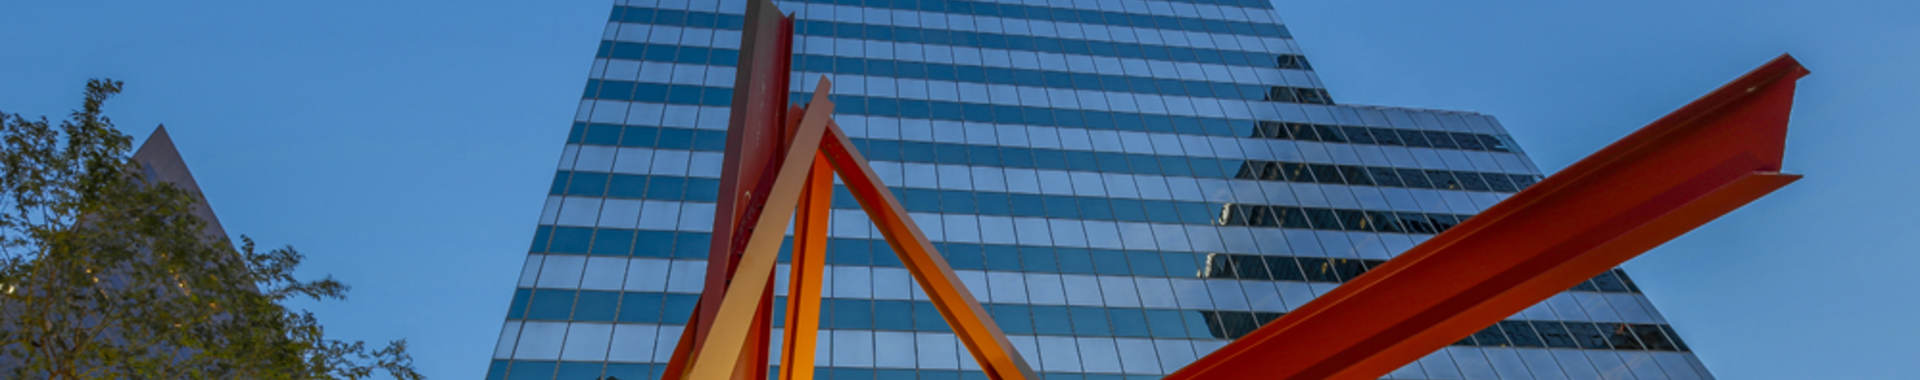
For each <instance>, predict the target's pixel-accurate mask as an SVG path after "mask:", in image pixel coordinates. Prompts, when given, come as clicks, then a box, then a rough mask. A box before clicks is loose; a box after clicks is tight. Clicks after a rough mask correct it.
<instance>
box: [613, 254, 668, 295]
mask: <svg viewBox="0 0 1920 380" xmlns="http://www.w3.org/2000/svg"><path fill="white" fill-rule="evenodd" d="M670 266H671V264H670V262H668V261H667V260H657V259H632V260H629V261H628V263H627V278H626V285H625V286H624V287H623V289H626V290H628V291H636V292H662V291H666V290H667V269H668V268H669V267H670Z"/></svg>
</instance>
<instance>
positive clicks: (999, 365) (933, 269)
mask: <svg viewBox="0 0 1920 380" xmlns="http://www.w3.org/2000/svg"><path fill="white" fill-rule="evenodd" d="M826 132H827V136H826V138H825V139H824V141H823V142H822V144H824V145H823V146H821V147H820V149H821V150H822V151H823V152H825V153H826V156H827V159H828V161H830V162H832V163H833V169H834V172H837V173H839V174H840V181H841V182H842V183H844V184H845V185H846V186H847V191H848V192H851V193H853V198H854V199H857V200H859V201H860V208H861V209H863V210H866V212H867V217H868V218H869V219H872V220H873V224H874V227H877V228H878V229H879V230H880V234H881V235H884V236H886V239H887V244H888V245H889V246H891V247H893V252H894V254H896V255H899V256H900V262H901V263H903V264H905V265H906V267H907V271H908V272H909V273H912V274H913V279H914V280H916V281H919V283H920V288H921V289H922V290H925V291H926V292H927V298H929V299H931V300H932V301H933V306H934V307H935V308H937V309H939V310H940V317H941V318H944V319H946V320H947V325H948V326H949V327H952V328H953V332H954V333H955V334H956V335H958V336H959V338H960V343H962V344H965V345H966V346H967V352H969V353H972V354H973V359H974V361H976V362H978V363H980V369H981V370H982V371H985V372H986V375H987V378H990V379H1027V378H1037V377H1035V376H1033V369H1032V368H1031V367H1030V366H1028V365H1027V362H1026V359H1024V358H1021V357H1020V354H1019V352H1017V351H1016V350H1014V347H1013V344H1012V343H1011V342H1009V341H1007V336H1006V333H1005V332H1002V331H1001V330H1000V326H999V325H998V324H995V323H994V322H993V318H992V317H989V316H988V315H987V311H986V309H983V308H981V307H980V301H978V300H976V299H975V298H974V297H973V293H971V292H968V291H967V287H966V284H963V283H961V282H960V277H959V276H956V275H954V273H953V268H952V267H950V266H948V265H947V259H946V258H945V257H942V256H940V252H939V251H936V250H934V248H933V243H931V242H929V241H928V240H927V237H926V236H925V235H923V234H921V233H920V227H919V226H918V225H915V224H914V223H913V218H911V217H908V216H907V209H906V208H905V207H901V206H900V201H899V200H896V199H894V198H893V192H891V191H887V186H886V184H884V183H881V182H880V177H879V176H878V175H875V174H874V173H873V168H871V167H868V166H867V160H866V158H864V157H861V156H860V152H859V151H858V150H856V149H855V148H854V146H853V142H852V141H851V140H848V139H847V135H846V134H845V133H842V132H841V131H840V128H839V126H837V125H829V127H828V128H827V130H826Z"/></svg>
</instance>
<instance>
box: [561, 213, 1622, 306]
mask: <svg viewBox="0 0 1920 380" xmlns="http://www.w3.org/2000/svg"><path fill="white" fill-rule="evenodd" d="M596 230H597V231H596ZM596 232H598V233H597V234H596ZM709 239H712V235H709V234H706V233H697V232H666V231H649V230H626V229H609V228H601V229H593V228H581V227H546V226H543V227H541V228H540V229H539V230H538V231H537V232H535V237H534V245H533V247H532V248H531V249H530V250H529V251H530V252H549V253H558V254H591V255H613V256H628V255H631V256H639V257H657V258H679V259H694V260H697V259H702V258H706V257H707V249H708V247H709V245H708V244H709ZM785 243H786V246H790V245H791V239H789V240H788V241H786V242H785ZM786 246H783V248H782V250H781V251H780V252H781V256H780V259H779V260H780V262H788V257H787V255H788V254H789V252H790V250H789V249H787V248H786ZM629 247H632V248H631V250H629V249H630V248H629ZM934 247H935V249H938V250H939V252H940V254H941V256H942V257H944V258H946V260H947V265H949V266H951V267H952V268H953V269H956V270H979V271H996V272H1025V273H1061V274H1081V275H1107V276H1133V277H1174V278H1181V277H1195V278H1222V279H1241V280H1261V281H1295V282H1324V283H1342V282H1346V281H1350V280H1352V279H1353V278H1355V277H1358V276H1360V275H1361V274H1363V273H1366V272H1367V270H1369V269H1371V268H1374V267H1378V266H1380V265H1382V264H1385V263H1386V261H1385V260H1369V259H1344V258H1328V257H1312V256H1272V255H1242V254H1223V253H1193V252H1167V251H1149V250H1125V251H1123V250H1112V249H1088V248H1066V247H1040V246H1015V245H1004V244H971V243H934ZM826 263H827V264H828V265H837V266H873V267H893V268H901V267H904V266H903V265H901V263H900V259H899V257H898V256H897V255H895V254H894V253H893V250H892V249H891V247H889V246H888V245H887V243H886V242H885V241H881V240H870V239H843V238H830V239H828V242H827V252H826ZM1571 290H1578V291H1588V292H1605V293H1638V292H1639V291H1640V289H1639V287H1637V286H1635V285H1634V284H1633V280H1632V279H1631V278H1628V277H1627V274H1626V272H1624V271H1621V270H1619V269H1614V270H1611V271H1607V272H1605V273H1601V274H1600V275H1598V276H1594V277H1593V278H1592V279H1589V280H1587V281H1583V282H1581V283H1580V284H1579V285H1575V286H1574V287H1573V288H1572V289H1571Z"/></svg>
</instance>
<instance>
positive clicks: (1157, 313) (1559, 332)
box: [507, 288, 1685, 351]
mask: <svg viewBox="0 0 1920 380" xmlns="http://www.w3.org/2000/svg"><path fill="white" fill-rule="evenodd" d="M699 299H700V296H699V295H696V294H679V293H654V292H608V291H594V290H580V291H576V290H567V289H526V288H521V289H516V290H515V291H514V296H513V301H512V302H513V304H512V305H510V306H509V307H510V309H509V310H508V312H507V318H508V319H525V320H551V321H576V322H622V323H664V324H685V323H686V322H687V319H688V317H690V316H691V314H692V312H693V308H694V307H695V305H696V304H697V303H698V302H699ZM773 302H774V307H773V310H774V315H773V321H774V322H773V323H774V327H780V326H781V325H782V324H783V321H784V320H785V318H784V314H785V311H786V307H785V305H786V297H775V298H774V301H773ZM981 307H982V308H983V309H985V310H986V311H987V314H988V315H989V316H990V317H991V318H993V321H994V323H995V324H998V325H1000V329H1001V330H1002V331H1005V332H1006V333H1008V334H1014V335H1054V336H1076V337H1126V338H1167V339H1238V338H1240V337H1242V336H1246V335H1247V334H1250V333H1252V332H1253V331H1254V330H1256V329H1259V328H1260V326H1263V325H1265V324H1267V323H1268V322H1272V321H1273V320H1275V319H1278V318H1280V316H1282V315H1284V314H1285V313H1277V312H1249V311H1223V310H1171V309H1142V308H1126V307H1092V306H1055V305H1028V304H1006V303H986V304H982V305H981ZM820 327H821V328H825V329H836V330H883V331H926V332H950V331H951V329H950V328H949V327H948V325H947V321H946V320H945V319H942V317H941V316H940V312H939V310H938V309H936V308H935V307H934V306H933V304H932V303H929V302H921V301H898V300H868V299H849V298H826V299H822V300H821V312H820ZM1668 329H1669V328H1668V327H1666V326H1665V325H1658V324H1631V323H1618V322H1588V321H1552V320H1533V321H1528V320H1506V321H1501V322H1499V323H1496V324H1494V325H1492V326H1489V327H1487V328H1486V329H1483V330H1481V331H1480V332H1477V333H1474V334H1473V335H1472V336H1470V337H1467V338H1465V339H1461V340H1460V341H1458V342H1455V343H1454V345H1461V346H1480V347H1551V348H1584V349H1593V350H1606V349H1621V350H1658V351H1680V350H1685V346H1684V345H1682V344H1681V343H1680V342H1679V340H1678V339H1676V338H1672V337H1670V336H1669V335H1670V334H1673V333H1672V332H1671V331H1668Z"/></svg>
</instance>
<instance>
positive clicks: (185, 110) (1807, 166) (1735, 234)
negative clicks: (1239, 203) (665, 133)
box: [0, 0, 1920, 379]
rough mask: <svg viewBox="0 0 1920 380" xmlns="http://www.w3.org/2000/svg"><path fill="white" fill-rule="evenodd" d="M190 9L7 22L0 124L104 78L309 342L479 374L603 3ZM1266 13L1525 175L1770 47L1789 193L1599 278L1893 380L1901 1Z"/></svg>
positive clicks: (1918, 135)
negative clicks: (325, 298) (1498, 135)
mask: <svg viewBox="0 0 1920 380" xmlns="http://www.w3.org/2000/svg"><path fill="white" fill-rule="evenodd" d="M192 3H193V4H192V5H189V6H183V5H181V4H179V3H174V2H133V1H98V0H80V1H53V0H24V1H18V2H13V3H10V4H8V6H7V8H8V9H7V10H6V11H5V12H0V40H3V41H7V43H6V44H5V46H4V47H0V111H5V112H12V113H23V114H28V115H50V116H53V117H56V118H57V117H59V116H61V115H62V114H64V113H65V112H67V110H69V109H71V108H72V107H74V106H76V105H77V104H78V100H79V99H80V92H79V90H80V85H81V84H82V83H83V82H84V81H85V79H86V78H90V77H100V76H110V77H113V78H116V79H121V80H125V81H127V82H128V86H127V92H126V94H124V95H122V96H121V97H119V98H116V99H115V101H114V102H112V103H111V104H110V109H109V112H110V114H111V115H112V116H114V119H115V120H116V121H117V122H118V123H119V124H120V126H121V127H122V128H123V129H125V130H127V131H128V132H129V133H133V134H136V135H142V136H143V135H144V134H145V133H147V132H148V131H150V130H151V128H152V127H153V125H155V124H158V123H163V122H164V123H166V124H167V125H168V127H169V128H168V129H169V130H170V131H171V132H172V133H173V134H174V139H175V141H176V143H177V144H178V145H180V148H181V150H182V151H183V152H184V155H185V156H186V159H187V161H188V163H189V164H190V166H191V167H192V169H193V170H194V172H195V175H196V176H197V177H198V178H199V180H200V183H201V185H202V187H204V188H205V191H206V193H207V196H208V197H209V198H211V200H212V202H213V204H214V207H215V209H216V210H217V211H218V212H219V214H220V217H221V219H222V222H223V224H225V225H226V226H227V227H228V229H229V230H231V231H233V232H236V233H245V234H249V235H252V236H253V237H254V238H256V239H258V240H259V241H261V242H262V243H264V244H268V245H280V244H290V245H293V246H295V247H298V248H299V249H301V250H302V251H303V252H305V253H307V254H308V255H310V257H309V261H308V264H307V265H306V267H305V269H304V270H303V272H305V273H308V274H309V275H312V276H318V275H323V274H331V275H334V276H336V277H338V278H339V279H341V280H344V281H346V282H348V283H350V284H352V285H354V289H353V292H352V294H351V298H350V299H349V300H348V301H346V302H335V303H328V304H321V305H314V306H312V307H313V309H314V310H315V311H316V312H317V313H319V315H320V317H321V318H322V320H323V321H324V322H325V323H326V324H327V325H328V326H329V328H330V329H329V330H328V332H329V333H330V334H332V335H334V336H337V337H343V338H353V339H366V340H375V341H378V340H385V339H390V338H399V337H405V338H408V339H409V340H410V341H411V342H412V344H413V349H414V350H415V356H416V359H417V360H418V365H419V367H420V368H421V369H422V370H423V371H424V372H425V373H426V374H428V375H430V376H433V377H437V378H477V377H479V376H480V374H481V373H482V372H483V371H484V370H485V365H486V360H487V359H486V358H487V356H488V353H489V352H491V349H492V346H493V340H494V337H495V336H496V333H497V331H498V329H499V325H500V320H501V317H502V315H503V314H502V312H503V310H504V308H505V303H506V301H507V296H508V295H509V293H510V291H511V287H512V283H513V278H515V275H516V273H517V272H518V270H519V267H520V265H521V258H522V254H523V253H524V250H523V249H522V248H523V247H525V245H526V242H527V241H528V239H529V238H530V236H531V232H532V225H533V222H534V220H535V216H536V215H537V213H538V211H539V207H540V203H541V199H542V197H543V194H544V192H545V189H546V184H547V183H548V180H549V179H550V178H551V176H552V173H553V172H552V168H553V164H554V163H555V162H556V160H557V158H558V156H559V151H560V142H561V140H562V138H563V136H564V134H565V131H566V125H567V121H568V119H569V118H570V117H571V116H572V114H573V108H574V105H575V102H576V100H577V99H578V96H579V89H580V88H581V85H582V83H583V82H584V80H585V79H584V75H585V73H586V70H587V66H588V64H589V60H590V57H591V55H592V53H593V49H594V46H595V43H596V41H597V40H598V36H599V33H600V30H601V27H602V25H601V24H600V22H601V21H602V20H605V17H606V14H607V9H608V2H606V1H564V2H516V1H497V0H472V1H463V2H457V3H454V2H447V3H441V4H427V3H425V2H408V1H370V0H346V1H336V2H327V3H315V2H277V1H264V2H263V1H234V0H207V1H196V2H192ZM1816 3H1817V4H1816ZM1836 3H1842V4H1836ZM1279 8H1280V12H1281V17H1282V19H1283V20H1285V21H1287V22H1288V26H1289V28H1290V29H1291V30H1292V31H1293V33H1294V35H1295V36H1296V37H1297V38H1298V39H1299V41H1300V43H1301V44H1302V45H1303V46H1304V47H1305V49H1306V52H1307V55H1308V57H1309V58H1310V59H1312V60H1313V62H1314V66H1315V67H1316V68H1317V69H1318V71H1319V73H1320V75H1321V77H1322V79H1323V80H1325V81H1326V83H1327V85H1328V87H1329V90H1330V91H1331V92H1332V93H1333V95H1334V97H1335V99H1337V100H1339V101H1341V102H1344V103H1356V104H1381V105H1394V106H1411V107H1429V108H1447V109H1465V110H1474V111H1480V112H1486V113H1490V114H1493V115H1495V116H1497V117H1499V118H1500V120H1501V121H1502V122H1503V123H1504V124H1505V125H1506V126H1507V128H1508V129H1509V130H1511V131H1512V133H1513V135H1514V136H1515V138H1517V139H1518V140H1519V141H1520V143H1521V146H1522V147H1523V148H1524V149H1526V150H1527V151H1528V152H1529V153H1530V154H1531V155H1532V156H1533V157H1534V159H1535V160H1536V161H1537V162H1538V163H1539V164H1540V166H1541V167H1543V168H1545V169H1547V170H1555V169H1558V168H1561V167H1564V166H1566V165H1567V164H1570V163H1572V162H1573V161H1574V160H1577V159H1578V158H1580V157H1583V156H1585V155H1586V154H1588V153H1591V152H1592V151H1594V150H1597V149H1599V147H1600V146H1602V145H1603V144H1605V143H1607V142H1610V141H1612V140H1613V139H1616V138H1618V137H1620V136H1623V135H1625V134H1626V133H1628V132H1629V131H1631V130H1633V129H1634V128H1638V127H1639V126H1641V125H1643V124H1645V123H1646V122H1648V121H1651V120H1653V119H1654V118H1656V117H1659V116H1661V115H1664V114H1665V113H1666V112H1668V111H1670V110H1672V109H1674V108H1676V107H1678V106H1680V105H1682V104H1685V103H1686V102H1687V101H1689V100H1692V99H1693V98H1694V97H1696V96H1699V95H1701V94H1704V93H1705V92H1707V91H1708V90H1711V89H1713V88H1714V87H1716V86H1718V85H1719V84H1721V83H1724V82H1726V81H1728V80H1730V79H1732V78H1733V77H1735V76H1737V75H1739V74H1740V73H1743V72H1745V71H1746V70H1748V69H1750V68H1752V67H1755V66H1758V65H1759V64H1761V63H1762V62H1765V61H1766V60H1768V59H1770V58H1772V57H1774V56H1776V55H1778V54H1780V53H1782V52H1791V53H1793V54H1794V55H1795V56H1796V57H1798V58H1799V59H1800V60H1801V62H1802V63H1804V64H1805V65H1807V66H1808V67H1809V68H1811V69H1812V70H1813V75H1811V76H1809V77H1806V78H1804V79H1802V80H1801V81H1800V87H1799V96H1798V99H1797V104H1796V107H1795V110H1794V115H1793V125H1792V132H1791V133H1790V135H1789V143H1788V151H1787V163H1786V168H1787V170H1788V171H1792V172H1798V173H1804V174H1807V179H1805V180H1803V181H1800V182H1799V183H1796V184H1794V185H1792V186H1790V187H1788V188H1786V189H1784V190H1782V191H1780V192H1777V193H1775V194H1773V195H1772V196H1770V197H1768V198H1766V199H1764V200H1761V201H1759V202H1757V203H1755V204H1752V205H1750V206H1748V207H1746V208H1744V209H1742V210H1740V211H1736V212H1734V213H1732V214H1730V215H1728V216H1726V217H1724V218H1722V219H1721V220H1720V221H1718V222H1715V223H1713V224H1710V225H1707V226H1705V227H1703V228H1700V229H1699V230H1696V231H1694V232H1693V233H1691V234H1688V235H1686V236H1684V237H1681V238H1680V239H1678V240H1676V241H1674V242H1672V243H1669V244H1667V245H1666V246H1664V247H1661V248H1659V249H1656V250H1654V251H1653V252H1650V253H1648V254H1646V255H1644V256H1641V257H1640V258H1638V259H1635V260H1634V261H1632V262H1630V263H1628V264H1627V267H1628V269H1629V270H1630V271H1631V272H1632V273H1633V274H1635V275H1636V278H1637V279H1638V280H1639V281H1640V283H1641V285H1642V287H1643V288H1645V289H1646V290H1647V292H1648V296H1649V297H1652V298H1653V300H1654V302H1655V304H1656V305H1657V306H1658V307H1659V308H1660V309H1661V310H1662V311H1663V312H1664V313H1666V315H1667V317H1668V318H1669V319H1670V320H1671V321H1673V322H1674V324H1675V325H1676V326H1677V327H1678V329H1679V330H1680V331H1681V332H1682V334H1683V335H1684V336H1685V337H1686V338H1687V339H1688V341H1689V343H1690V344H1691V345H1692V346H1693V347H1694V349H1695V350H1696V351H1697V352H1698V353H1699V355H1700V356H1701V358H1702V359H1703V360H1704V361H1705V362H1706V363H1707V365H1708V367H1710V368H1711V369H1712V370H1713V371H1715V373H1716V374H1718V375H1720V376H1721V377H1722V378H1727V379H1773V378H1777V379H1804V378H1844V379H1855V378H1859V379H1871V378H1910V377H1911V376H1913V375H1912V374H1914V373H1920V361H1915V360H1913V358H1915V357H1920V349H1916V348H1915V345H1913V344H1912V341H1913V340H1914V339H1915V338H1916V337H1920V324H1914V323H1912V322H1911V321H1915V320H1920V302H1914V299H1915V298H1914V296H1913V295H1912V294H1911V293H1910V291H1912V290H1914V289H1915V288H1916V286H1915V285H1913V283H1912V282H1910V281H1904V277H1906V276H1908V275H1910V274H1911V273H1912V269H1911V268H1914V267H1916V266H1920V255H1914V254H1911V253H1912V252H1914V251H1915V250H1914V249H1913V248H1912V247H1914V246H1916V245H1920V238H1916V237H1915V236H1916V235H1920V234H1915V233H1913V231H1916V230H1920V222H1916V217H1915V215H1914V213H1915V211H1917V210H1920V207H1916V206H1920V204H1916V203H1920V202H1917V201H1916V200H1915V197H1912V196H1910V195H1909V192H1910V191H1911V190H1910V189H1913V188H1914V187H1915V186H1916V185H1920V183H1917V182H1920V181H1916V180H1915V177H1913V176H1907V175H1904V174H1901V173H1908V172H1909V171H1910V170H1911V169H1910V166H1911V165H1912V163H1915V162H1920V160H1916V159H1915V158H1914V156H1913V154H1912V148H1911V146H1912V145H1913V142H1914V141H1920V132H1915V131H1916V129H1915V126H1916V125H1917V124H1920V110H1917V109H1920V107H1916V106H1915V103H1914V102H1915V101H1916V99H1920V70H1916V69H1915V68H1920V43H1916V42H1914V40H1913V37H1914V36H1920V22H1916V21H1914V20H1913V19H1912V16H1913V15H1916V14H1920V5H1916V3H1912V2H1896V1H1884V2H1869V1H1846V2H1787V1H1771V0H1763V1H1740V2H1735V1H1714V2H1688V3H1685V4H1674V3H1671V2H1644V1H1629V2H1584V3H1570V2H1478V1H1469V2H1353V1H1345V2H1326V3H1319V2H1302V1H1282V2H1280V3H1279ZM1903 247H1905V248H1903Z"/></svg>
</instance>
